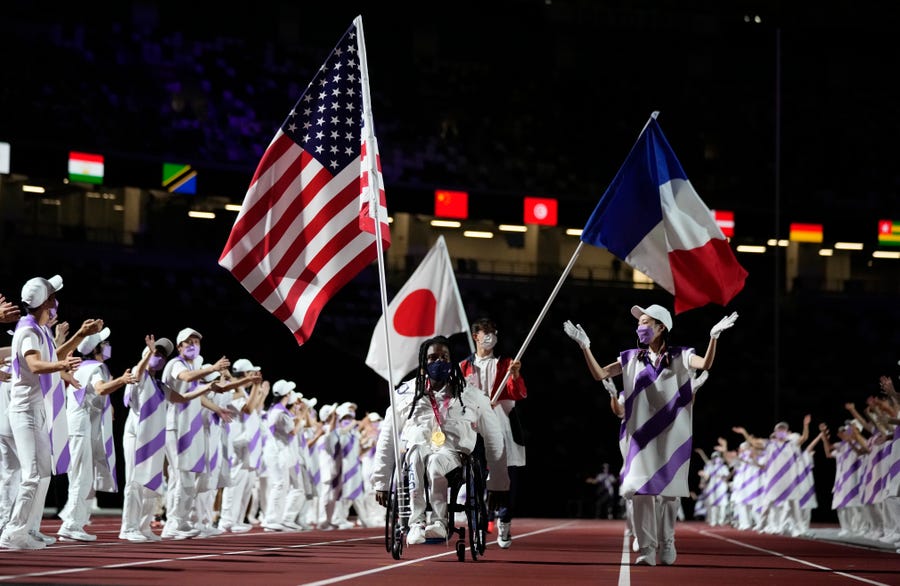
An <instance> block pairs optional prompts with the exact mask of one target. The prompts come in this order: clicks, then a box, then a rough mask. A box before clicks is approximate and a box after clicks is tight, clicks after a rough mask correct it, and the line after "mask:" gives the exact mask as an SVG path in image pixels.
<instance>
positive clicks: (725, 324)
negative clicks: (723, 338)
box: [691, 311, 738, 370]
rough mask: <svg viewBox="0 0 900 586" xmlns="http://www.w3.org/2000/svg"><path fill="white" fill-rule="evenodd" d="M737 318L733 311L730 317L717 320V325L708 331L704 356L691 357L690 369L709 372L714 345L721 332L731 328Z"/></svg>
mask: <svg viewBox="0 0 900 586" xmlns="http://www.w3.org/2000/svg"><path fill="white" fill-rule="evenodd" d="M737 318H738V314H737V312H736V311H735V312H733V313H732V314H731V315H729V316H726V317H723V318H722V319H721V320H719V323H717V324H716V325H714V326H713V327H712V329H711V330H710V331H709V345H708V346H707V347H706V354H705V355H703V356H698V355H696V354H694V355H693V356H691V368H697V369H700V370H709V369H710V368H712V365H713V361H715V359H716V344H717V342H718V340H719V336H720V335H721V334H722V332H724V331H725V330H727V329H728V328H730V327H731V326H733V325H734V322H735V321H736V320H737Z"/></svg>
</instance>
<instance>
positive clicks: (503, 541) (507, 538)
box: [497, 521, 512, 549]
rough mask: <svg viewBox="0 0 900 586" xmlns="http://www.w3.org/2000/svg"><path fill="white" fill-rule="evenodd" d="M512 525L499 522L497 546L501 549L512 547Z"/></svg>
mask: <svg viewBox="0 0 900 586" xmlns="http://www.w3.org/2000/svg"><path fill="white" fill-rule="evenodd" d="M511 525H512V523H511V522H510V523H504V522H503V521H497V545H499V546H500V549H509V546H510V545H512V536H511V535H510V530H511V528H512V527H511Z"/></svg>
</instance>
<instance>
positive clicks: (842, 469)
mask: <svg viewBox="0 0 900 586" xmlns="http://www.w3.org/2000/svg"><path fill="white" fill-rule="evenodd" d="M833 450H834V458H835V471H834V487H833V488H832V489H831V493H832V495H833V496H832V499H831V508H832V509H834V510H839V509H844V508H847V507H859V506H861V505H862V500H861V496H862V495H861V488H862V485H861V480H862V477H861V474H862V469H863V458H861V457H860V455H859V454H858V453H857V452H856V450H854V449H853V444H852V443H851V442H846V441H842V442H837V443H836V444H834V446H833Z"/></svg>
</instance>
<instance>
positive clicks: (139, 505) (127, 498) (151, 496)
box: [119, 412, 159, 533]
mask: <svg viewBox="0 0 900 586" xmlns="http://www.w3.org/2000/svg"><path fill="white" fill-rule="evenodd" d="M136 426H137V416H135V415H134V412H131V413H129V414H128V419H126V420H125V430H124V432H123V434H122V451H123V452H124V455H125V490H124V491H123V494H122V528H121V529H120V530H119V531H120V533H133V532H139V533H140V532H142V533H147V532H149V531H152V529H151V528H150V524H151V523H152V522H153V513H154V511H155V509H156V499H157V497H158V496H159V495H158V494H157V493H156V491H153V490H150V489H149V488H147V487H146V486H144V485H143V484H141V483H139V482H136V481H135V480H134V458H135V451H136V450H137V429H136Z"/></svg>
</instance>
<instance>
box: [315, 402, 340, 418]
mask: <svg viewBox="0 0 900 586" xmlns="http://www.w3.org/2000/svg"><path fill="white" fill-rule="evenodd" d="M335 409H337V403H332V404H331V405H322V408H321V409H319V419H320V420H321V421H325V420H326V419H328V418H329V417H331V414H332V413H334V410H335Z"/></svg>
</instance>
